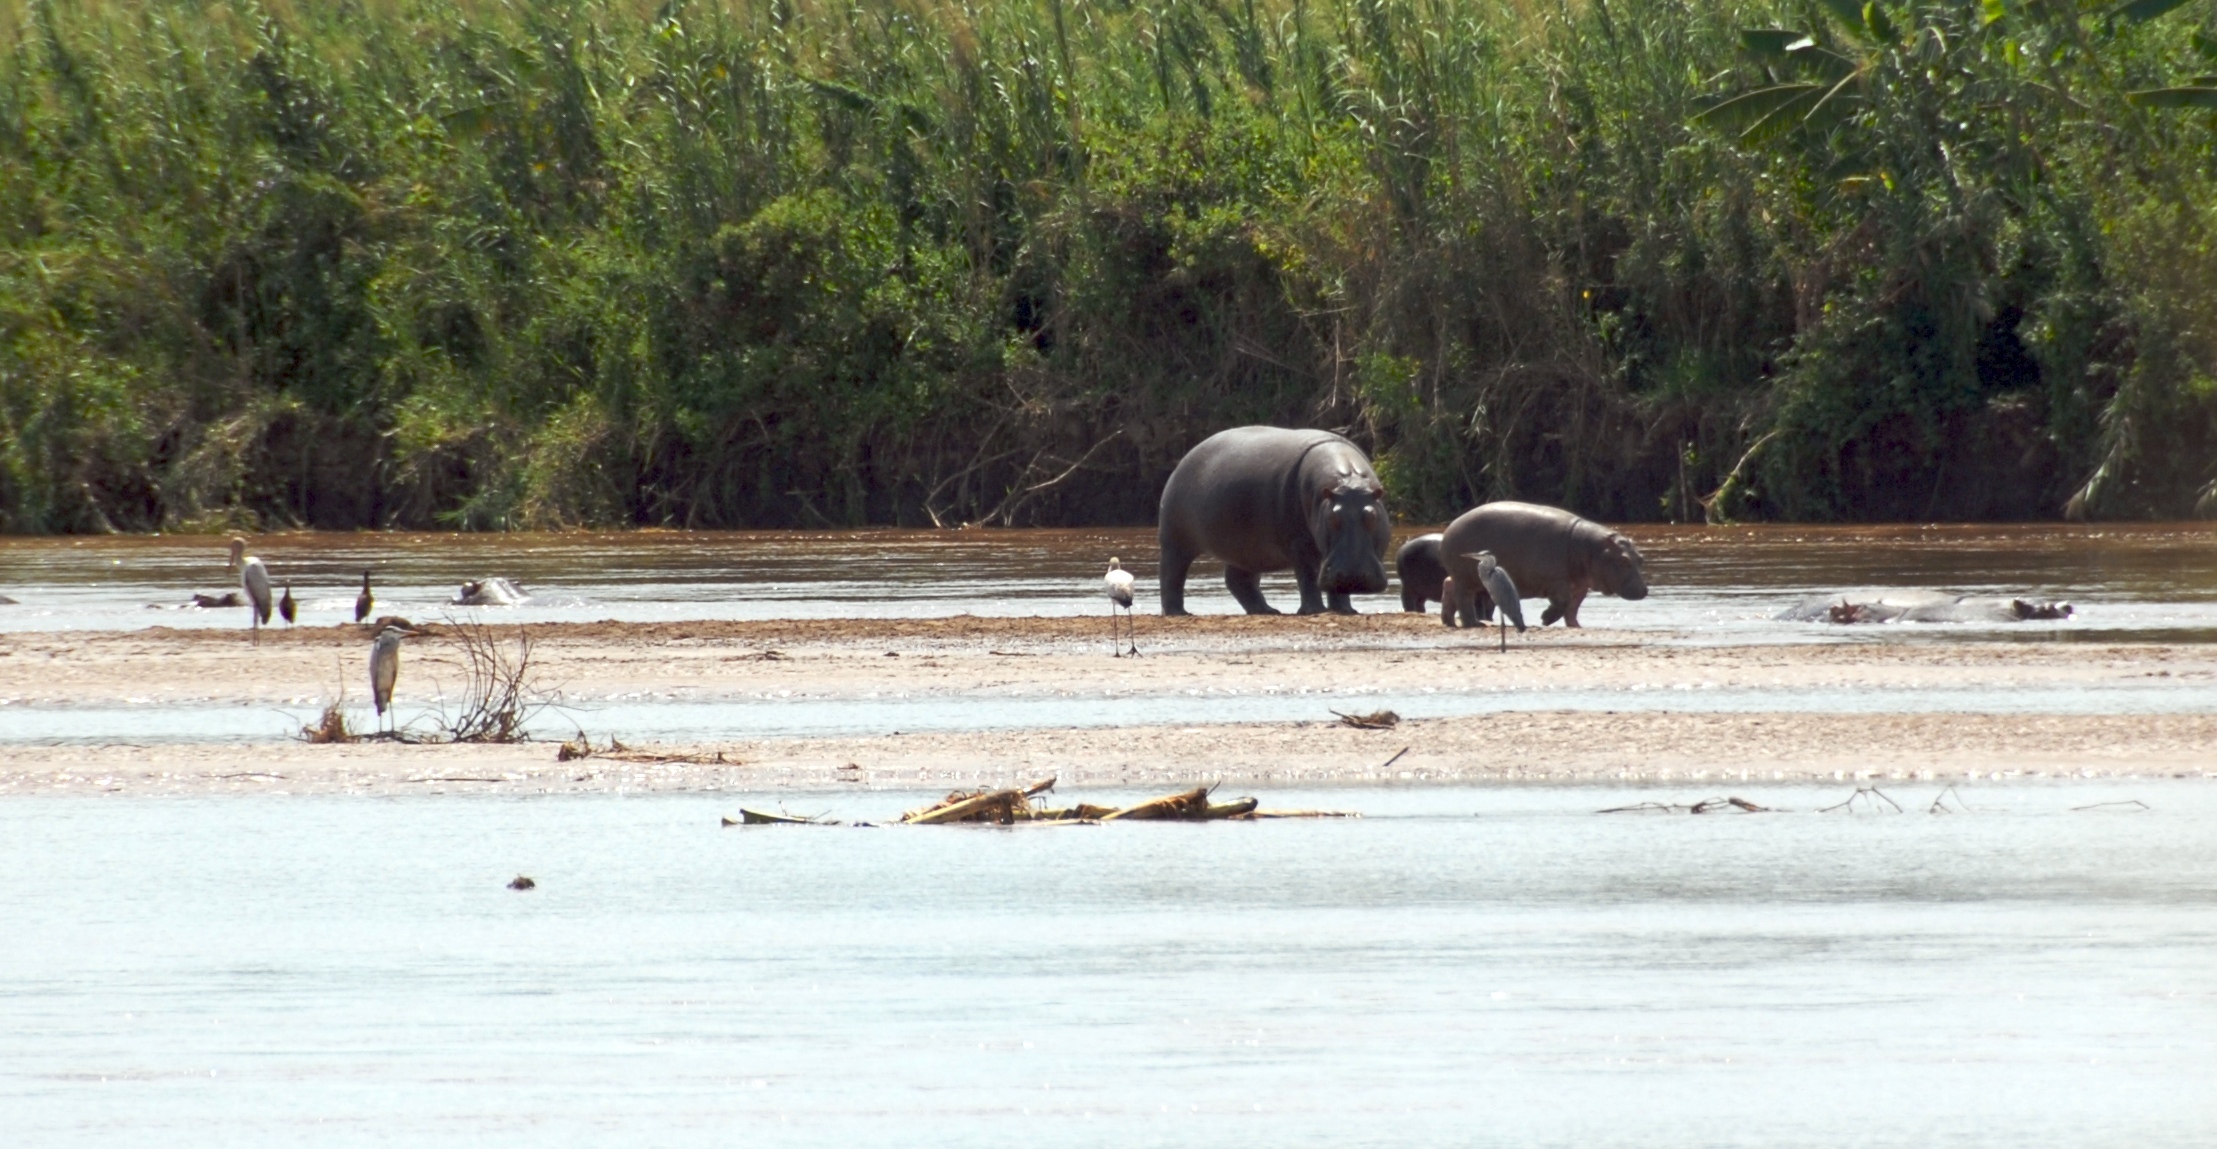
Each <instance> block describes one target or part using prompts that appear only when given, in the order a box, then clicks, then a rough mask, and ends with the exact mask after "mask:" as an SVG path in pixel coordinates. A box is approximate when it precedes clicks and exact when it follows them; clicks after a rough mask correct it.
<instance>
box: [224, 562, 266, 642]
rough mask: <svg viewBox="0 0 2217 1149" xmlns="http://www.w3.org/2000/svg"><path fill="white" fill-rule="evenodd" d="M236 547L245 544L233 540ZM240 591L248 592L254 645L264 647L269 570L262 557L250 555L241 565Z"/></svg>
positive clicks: (247, 605)
mask: <svg viewBox="0 0 2217 1149" xmlns="http://www.w3.org/2000/svg"><path fill="white" fill-rule="evenodd" d="M231 542H232V545H233V546H234V547H239V548H241V549H243V548H244V544H243V543H240V542H239V541H238V540H237V539H233V540H232V541H231ZM239 589H240V590H243V591H245V592H246V607H247V609H248V610H249V611H251V612H253V614H252V617H251V618H250V619H249V620H248V621H249V622H250V623H251V624H252V626H253V627H254V645H256V646H260V645H262V624H263V623H266V622H268V621H269V608H270V606H271V605H272V604H271V602H270V598H269V568H268V567H265V566H263V565H262V560H261V557H260V556H258V555H249V556H247V557H246V558H244V559H242V560H240V563H239Z"/></svg>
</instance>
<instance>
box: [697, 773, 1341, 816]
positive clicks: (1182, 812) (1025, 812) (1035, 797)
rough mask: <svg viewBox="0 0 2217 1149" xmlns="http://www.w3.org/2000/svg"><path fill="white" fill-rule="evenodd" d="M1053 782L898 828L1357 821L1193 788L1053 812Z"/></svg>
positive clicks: (992, 793) (944, 807) (964, 802)
mask: <svg viewBox="0 0 2217 1149" xmlns="http://www.w3.org/2000/svg"><path fill="white" fill-rule="evenodd" d="M1054 787H1055V779H1053V778H1047V779H1043V780H1041V781H1038V782H1034V783H1032V784H1030V785H1028V786H1012V787H1008V788H1006V789H997V790H958V791H956V792H954V793H952V794H949V795H947V796H946V797H945V798H942V799H940V800H939V801H937V802H934V803H932V804H931V805H929V806H925V807H922V808H920V809H916V810H910V811H909V812H908V813H906V814H903V815H901V816H900V818H899V819H897V820H896V823H895V824H897V825H902V826H949V825H957V824H964V825H994V826H1090V825H1096V824H1099V823H1103V822H1234V821H1237V822H1250V821H1257V820H1260V819H1264V818H1360V817H1362V815H1361V814H1358V813H1355V812H1354V811H1351V810H1265V809H1262V808H1261V805H1262V803H1261V801H1260V799H1256V798H1235V799H1233V800H1231V801H1229V802H1212V801H1210V800H1209V798H1210V795H1211V794H1212V793H1213V792H1214V791H1215V789H1216V787H1215V786H1213V785H1210V786H1196V787H1194V788H1193V789H1191V790H1181V791H1179V792H1177V793H1175V794H1165V795H1163V796H1161V797H1159V798H1149V799H1148V800H1146V801H1144V802H1135V803H1133V804H1131V805H1129V806H1097V805H1094V804H1092V803H1090V802H1080V803H1078V804H1076V805H1073V806H1065V807H1060V808H1057V807H1052V806H1048V805H1047V804H1046V803H1044V802H1042V801H1040V800H1039V796H1040V795H1041V794H1044V793H1046V792H1047V791H1049V790H1052V789H1054ZM723 824H724V825H726V826H769V825H807V826H838V825H843V824H844V825H855V826H868V825H872V824H873V823H869V822H853V823H841V822H838V821H835V820H833V819H829V818H823V817H802V816H797V815H793V814H771V813H766V812H764V811H761V810H749V809H745V808H743V807H742V808H741V809H740V811H739V817H738V819H737V820H733V819H731V818H725V819H724V820H723Z"/></svg>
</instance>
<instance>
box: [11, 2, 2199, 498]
mask: <svg viewBox="0 0 2217 1149" xmlns="http://www.w3.org/2000/svg"><path fill="white" fill-rule="evenodd" d="M2210 72H2217V4H2212V3H2211V2H2210V0H2194V2H2192V3H2182V2H2180V0H2133V2H2130V3H2128V4H2127V5H2126V6H2124V7H2123V8H2118V9H2114V10H2112V9H2111V7H2109V5H2108V4H2107V3H2106V2H2105V3H2104V4H2102V5H2099V6H2097V5H2094V4H2090V3H2089V4H2081V3H2080V2H2079V0H1921V2H1920V0H1874V2H1873V3H1871V4H1868V5H1861V4H1857V3H1855V2H1854V0H1813V2H1801V0H1583V2H1572V0H1563V2H1562V3H1555V4H1550V3H1549V2H1548V0H968V2H967V3H965V4H960V5H957V4H951V3H935V2H930V0H851V2H850V3H848V4H835V3H828V2H823V0H753V2H748V0H722V2H717V0H689V2H688V0H668V2H665V3H659V4H657V3H649V2H629V0H534V2H527V0H514V2H511V3H496V2H491V0H315V2H313V3H311V2H308V0H292V2H286V0H262V2H260V3H255V2H251V0H128V2H126V0H105V2H102V0H0V529H5V530H9V531H17V532H35V531H95V530H109V529H124V530H144V529H157V528H160V529H195V528H200V529H207V528H213V527H217V526H228V525H236V524H260V525H265V526H279V525H285V524H305V525H313V526H322V527H354V526H368V525H402V526H437V525H453V526H461V527H466V528H497V527H519V526H553V525H565V524H586V523H609V524H613V523H640V524H671V525H690V526H738V525H804V526H805V525H825V524H859V523H894V522H898V523H908V524H919V523H927V522H936V523H942V524H950V525H951V524H954V523H959V522H974V521H984V522H1008V523H1106V522H1147V521H1151V518H1152V514H1153V503H1154V500H1155V497H1156V494H1157V492H1158V491H1159V490H1160V483H1161V480H1162V478H1163V476H1164V475H1166V474H1167V473H1168V471H1169V468H1170V467H1171V466H1172V465H1173V464H1174V463H1175V461H1176V460H1177V458H1178V456H1179V455H1180V454H1181V453H1182V452H1183V451H1184V450H1185V449H1186V448H1187V447H1188V446H1190V445H1191V444H1192V443H1193V442H1195V441H1197V440H1198V439H1199V438H1200V437H1201V436H1202V435H1204V434H1206V433H1207V432H1209V431H1212V430H1215V429H1217V428H1220V427H1224V426H1229V425H1233V424H1237V423H1243V422H1259V421H1272V422H1279V423H1287V424H1306V425H1316V426H1328V427H1334V428H1339V429H1343V430H1345V431H1346V432H1347V433H1349V434H1350V435H1351V436H1352V437H1354V438H1355V439H1356V440H1357V441H1358V442H1360V443H1362V444H1364V445H1365V446H1366V447H1369V448H1371V449H1372V450H1373V452H1374V454H1375V455H1376V457H1377V459H1378V462H1379V464H1380V469H1381V471H1382V473H1383V474H1385V476H1386V477H1387V481H1388V483H1389V485H1390V486H1391V487H1392V489H1393V495H1394V497H1395V499H1396V500H1397V501H1398V506H1399V508H1400V509H1401V510H1402V512H1403V513H1404V514H1407V515H1410V516H1412V517H1430V518H1437V517H1440V516H1443V515H1447V514H1451V513H1452V512H1454V511H1455V510H1458V509H1460V508H1461V507H1463V506H1466V505H1469V504H1471V503H1473V502H1475V501H1478V500H1480V499H1484V498H1489V497H1505V496H1521V497H1528V498H1536V499H1542V500H1547V501H1554V502H1560V503H1563V504H1565V505H1569V506H1573V507H1576V508H1579V509H1581V510H1584V511H1586V512H1588V513H1591V514H1595V515H1600V516H1607V517H1610V518H1615V519H1635V520H1636V519H1654V518H1677V519H1699V518H1701V517H1703V516H1704V515H1705V514H1706V515H1708V516H1710V517H1713V518H1721V517H1734V518H1793V519H1811V520H1825V519H1927V518H2028V517H2054V516H2058V515H2062V514H2065V513H2066V512H2068V513H2070V514H2073V515H2086V516H2145V515H2176V514H2184V513H2189V512H2191V511H2194V510H2196V509H2198V508H2197V504H2198V503H2199V504H2200V506H2201V507H2202V508H2207V507H2210V506H2212V505H2217V487H2213V486H2212V485H2211V483H2212V480H2213V479H2217V111H2212V110H2211V109H2212V108H2217V79H2212V78H2210V77H2208V76H2206V75H2205V74H2206V73H2210Z"/></svg>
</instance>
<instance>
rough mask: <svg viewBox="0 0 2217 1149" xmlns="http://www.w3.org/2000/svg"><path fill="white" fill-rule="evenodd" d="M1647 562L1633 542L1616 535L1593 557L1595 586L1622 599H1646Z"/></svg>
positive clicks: (1611, 536)
mask: <svg viewBox="0 0 2217 1149" xmlns="http://www.w3.org/2000/svg"><path fill="white" fill-rule="evenodd" d="M1646 562H1647V560H1645V559H1643V558H1641V557H1640V548H1638V547H1636V546H1633V545H1632V540H1631V539H1628V538H1625V537H1624V536H1623V535H1620V534H1614V533H1612V534H1610V536H1609V537H1608V539H1607V540H1606V541H1605V542H1603V543H1602V544H1601V549H1600V550H1599V552H1597V553H1596V554H1595V555H1594V556H1593V585H1594V586H1595V588H1597V589H1599V590H1600V591H1601V593H1603V594H1613V595H1615V596H1617V597H1618V598H1625V599H1633V600H1635V601H1636V600H1638V599H1643V598H1646V597H1647V575H1646V574H1645V572H1644V571H1643V570H1642V568H1643V567H1644V566H1645V565H1646Z"/></svg>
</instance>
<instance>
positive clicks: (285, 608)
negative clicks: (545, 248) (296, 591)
mask: <svg viewBox="0 0 2217 1149" xmlns="http://www.w3.org/2000/svg"><path fill="white" fill-rule="evenodd" d="M277 613H278V614H279V615H281V616H283V617H284V619H285V625H286V626H291V625H292V624H293V623H295V622H298V621H300V607H299V606H297V605H295V604H294V602H293V584H292V583H291V581H290V580H288V581H287V582H286V583H285V594H284V597H282V598H280V599H278V600H277Z"/></svg>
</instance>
